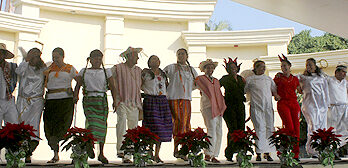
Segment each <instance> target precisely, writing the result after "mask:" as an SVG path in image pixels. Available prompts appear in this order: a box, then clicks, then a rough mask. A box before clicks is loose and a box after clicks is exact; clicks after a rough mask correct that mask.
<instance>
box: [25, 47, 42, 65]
mask: <svg viewBox="0 0 348 168" xmlns="http://www.w3.org/2000/svg"><path fill="white" fill-rule="evenodd" d="M29 54H33V56H34V57H39V58H40V61H39V62H38V63H37V64H36V65H35V68H36V70H38V69H41V68H43V67H46V64H45V63H44V61H43V60H42V58H41V54H42V53H41V51H40V49H38V48H32V49H30V50H29V51H28V53H27V56H29Z"/></svg>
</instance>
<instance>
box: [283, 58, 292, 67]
mask: <svg viewBox="0 0 348 168" xmlns="http://www.w3.org/2000/svg"><path fill="white" fill-rule="evenodd" d="M281 62H286V63H287V64H288V65H289V66H291V62H290V61H289V60H287V59H286V60H285V59H284V60H282V61H281Z"/></svg>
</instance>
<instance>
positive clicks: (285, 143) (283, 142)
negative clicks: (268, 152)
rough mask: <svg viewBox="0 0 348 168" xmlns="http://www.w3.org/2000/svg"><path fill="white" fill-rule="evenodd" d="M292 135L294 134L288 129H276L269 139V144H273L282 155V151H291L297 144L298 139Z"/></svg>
mask: <svg viewBox="0 0 348 168" xmlns="http://www.w3.org/2000/svg"><path fill="white" fill-rule="evenodd" d="M293 135H294V133H293V132H292V131H291V130H289V129H286V128H278V130H277V131H274V132H273V134H272V135H271V137H269V139H270V144H273V145H274V146H275V147H276V148H277V151H278V152H280V153H282V152H283V150H287V149H290V150H292V148H293V146H294V145H296V144H297V143H298V142H299V141H298V138H297V137H295V136H293Z"/></svg>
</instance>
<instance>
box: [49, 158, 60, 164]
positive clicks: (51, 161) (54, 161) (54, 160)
mask: <svg viewBox="0 0 348 168" xmlns="http://www.w3.org/2000/svg"><path fill="white" fill-rule="evenodd" d="M58 161H59V158H52V159H51V160H49V161H48V162H47V163H57V162H58Z"/></svg>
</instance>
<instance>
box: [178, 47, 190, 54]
mask: <svg viewBox="0 0 348 168" xmlns="http://www.w3.org/2000/svg"><path fill="white" fill-rule="evenodd" d="M180 50H183V51H185V53H186V55H187V56H188V53H187V50H186V49H185V48H179V49H178V50H177V51H176V53H178V52H179V51H180Z"/></svg>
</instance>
